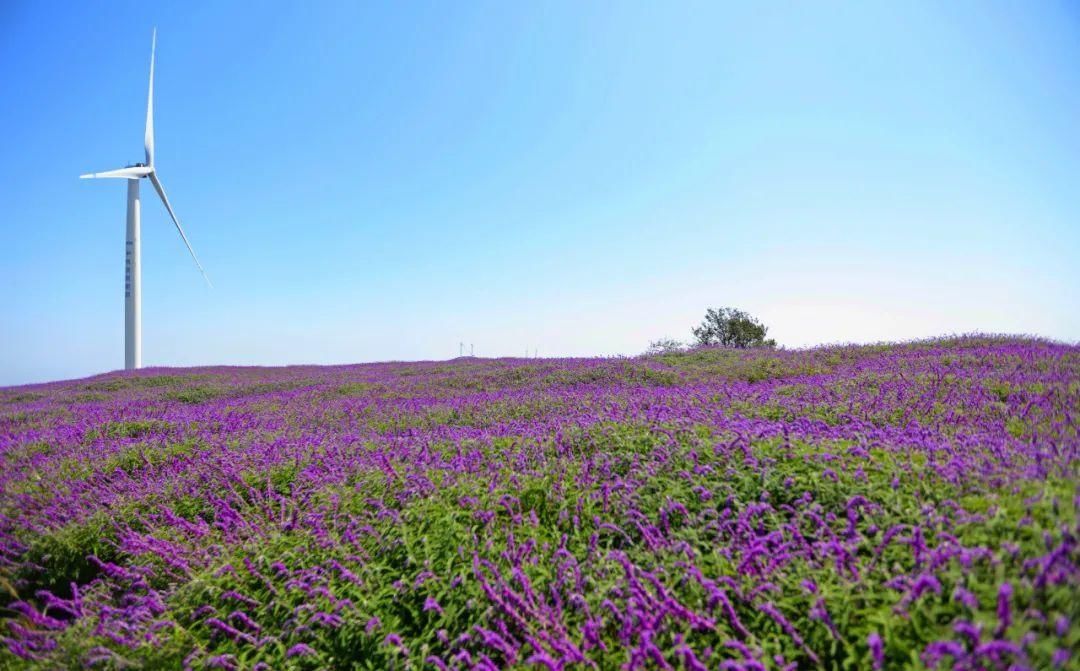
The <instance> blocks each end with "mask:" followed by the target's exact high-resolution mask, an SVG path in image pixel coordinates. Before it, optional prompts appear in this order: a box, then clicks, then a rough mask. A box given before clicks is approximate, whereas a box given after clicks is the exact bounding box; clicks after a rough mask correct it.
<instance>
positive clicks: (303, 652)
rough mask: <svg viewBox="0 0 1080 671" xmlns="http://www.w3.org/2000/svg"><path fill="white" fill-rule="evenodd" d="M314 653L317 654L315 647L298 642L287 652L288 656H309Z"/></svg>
mask: <svg viewBox="0 0 1080 671" xmlns="http://www.w3.org/2000/svg"><path fill="white" fill-rule="evenodd" d="M314 654H317V653H316V652H315V650H314V648H312V647H311V646H309V645H305V644H304V643H297V644H296V645H294V646H293V647H291V648H289V649H288V651H286V652H285V656H286V657H307V656H309V655H314Z"/></svg>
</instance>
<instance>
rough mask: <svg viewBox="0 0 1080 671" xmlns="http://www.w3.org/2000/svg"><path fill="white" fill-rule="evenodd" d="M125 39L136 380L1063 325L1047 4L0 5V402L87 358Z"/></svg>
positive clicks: (1058, 126)
mask: <svg viewBox="0 0 1080 671" xmlns="http://www.w3.org/2000/svg"><path fill="white" fill-rule="evenodd" d="M811 4H813V6H811ZM153 26H157V28H158V60H157V71H156V87H155V88H156V91H155V93H156V99H155V106H156V117H155V126H156V133H157V154H156V163H157V167H158V170H159V174H160V175H161V176H162V179H163V181H164V183H165V186H166V188H167V189H168V192H169V197H170V199H171V201H172V203H173V206H174V207H175V208H176V210H177V214H178V215H179V216H180V219H181V221H182V222H183V223H184V226H185V228H186V230H187V232H188V235H189V237H190V238H191V241H192V244H193V245H194V247H195V250H196V252H197V253H198V254H199V256H200V259H201V260H202V262H203V265H204V266H205V267H206V269H207V272H208V273H209V275H210V277H211V279H212V280H213V282H214V289H212V290H211V289H208V288H207V287H206V285H205V284H204V283H203V282H202V280H201V278H200V277H199V274H198V271H197V270H196V269H195V267H194V264H193V263H192V262H191V259H190V258H189V257H188V256H187V253H186V251H185V250H184V248H183V245H182V243H181V241H180V240H179V237H178V236H177V235H176V233H175V230H174V229H173V228H172V225H171V223H170V222H169V221H168V218H167V214H166V213H165V211H164V208H162V207H161V206H160V205H159V204H158V203H157V202H155V201H153V200H151V199H150V196H152V192H150V190H149V189H146V188H144V190H143V193H144V205H143V208H144V209H143V296H144V303H143V332H144V336H143V347H144V363H145V364H146V365H167V366H186V365H196V364H218V363H221V364H284V363H339V362H358V361H371V360H386V359H438V358H448V357H452V356H456V355H457V352H458V343H459V342H460V341H464V342H466V343H473V344H475V347H476V353H477V354H478V355H484V356H521V355H523V354H524V352H525V350H526V348H529V349H530V350H532V349H534V348H538V349H539V353H540V355H541V356H545V355H547V356H553V355H590V354H596V355H599V354H633V353H636V352H640V351H641V350H643V349H644V348H645V347H646V346H647V344H648V342H649V341H650V340H652V339H656V338H659V337H662V336H672V337H680V338H687V337H688V336H689V330H690V328H691V326H693V325H694V324H696V323H697V322H698V321H699V320H700V318H701V316H702V314H703V313H704V311H705V308H707V307H709V306H721V305H734V306H738V307H741V308H744V309H746V310H749V311H751V312H752V313H754V314H756V315H758V316H759V317H761V318H762V320H763V321H765V322H766V323H767V324H769V325H770V326H771V332H770V333H771V335H774V336H775V337H776V338H777V339H778V340H779V341H780V343H782V344H785V345H788V346H802V345H809V344H815V343H821V342H836V341H857V342H863V341H875V340H896V339H905V338H914V337H924V336H931V335H936V334H943V333H954V332H966V331H972V330H981V331H992V332H1024V333H1036V334H1041V335H1045V336H1050V337H1054V338H1058V339H1064V340H1068V341H1076V340H1080V309H1078V307H1080V301H1078V297H1080V291H1078V290H1080V264H1078V260H1080V183H1078V182H1077V176H1078V175H1080V126H1078V119H1080V68H1077V63H1080V9H1077V6H1076V5H1075V4H1072V3H1068V2H1041V3H1038V2H1036V3H1005V2H971V3H968V2H955V3H918V2H910V3H906V2H905V3H898V2H886V3H854V2H851V3H790V4H788V3H741V4H740V5H735V4H726V3H716V2H703V3H697V4H693V3H640V4H639V3H580V2H565V3H562V2H552V3H505V2H492V3H438V2H432V3H381V4H364V5H361V4H359V3H352V2H343V3H340V4H336V5H335V4H331V3H310V4H309V3H258V4H252V3H210V2H204V3H175V4H173V3H148V2H138V3H135V2H109V3H60V4H51V3H46V2H40V3H39V2H22V3H20V2H7V3H4V4H3V5H2V6H0V130H2V137H3V140H2V141H0V156H2V158H3V160H2V161H0V272H2V277H3V283H4V284H3V290H2V291H0V315H2V321H0V384H17V383H23V382H32V381H40V380H46V379H55V378H64V377H72V376H79V375H86V374H91V373H95V372H101V371H105V370H112V369H116V368H119V367H121V366H122V363H123V294H122V288H123V244H124V207H125V192H124V185H123V183H122V182H119V181H100V182H93V181H80V180H79V179H78V175H79V174H80V173H83V172H88V171H96V170H105V169H110V168H115V167H120V166H122V165H125V164H127V163H130V162H134V161H139V160H142V134H143V115H144V114H145V104H146V102H145V96H146V79H147V69H148V59H149V47H150V32H151V29H152V27H153Z"/></svg>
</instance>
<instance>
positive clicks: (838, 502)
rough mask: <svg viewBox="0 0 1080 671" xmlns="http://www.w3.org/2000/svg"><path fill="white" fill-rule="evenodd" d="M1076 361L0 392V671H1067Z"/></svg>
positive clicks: (875, 356)
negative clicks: (180, 670) (945, 670)
mask: <svg viewBox="0 0 1080 671" xmlns="http://www.w3.org/2000/svg"><path fill="white" fill-rule="evenodd" d="M1078 421H1080V347H1076V346H1069V345H1062V344H1055V343H1050V342H1045V341H1039V340H1031V339H1018V338H1004V337H982V336H979V337H968V338H959V339H951V340H937V341H926V342H916V343H907V344H897V345H880V346H861V347H855V346H850V347H847V346H845V347H825V348H818V349H811V350H802V351H768V350H760V351H757V350H742V351H737V350H735V351H733V350H723V349H701V350H695V351H690V352H685V353H672V354H663V355H658V356H653V357H642V358H633V359H564V360H556V359H542V360H540V359H499V360H483V359H471V358H464V359H457V360H454V361H450V362H422V363H389V364H369V365H356V366H338V367H290V368H198V369H148V370H143V371H139V372H138V373H135V374H123V373H113V374H108V375H103V376H99V377H95V378H90V379H86V380H76V381H69V382H59V383H52V384H47V385H35V386H28V387H20V388H7V389H0V463H2V471H0V640H2V643H0V668H12V669H15V668H39V669H56V668H83V667H91V668H102V669H138V668H144V669H167V668H188V669H211V668H213V669H421V668H425V669H426V668H431V669H502V668H536V669H562V668H582V669H588V668H595V669H687V670H688V671H699V670H702V669H731V670H737V669H741V670H746V671H749V670H755V669H804V668H825V669H917V668H956V669H972V670H974V669H1052V668H1062V669H1065V668H1069V669H1076V668H1080V652H1078V650H1080V545H1078V538H1080V522H1078V513H1080V435H1078V426H1077V423H1078Z"/></svg>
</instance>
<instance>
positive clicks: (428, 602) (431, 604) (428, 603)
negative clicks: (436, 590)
mask: <svg viewBox="0 0 1080 671" xmlns="http://www.w3.org/2000/svg"><path fill="white" fill-rule="evenodd" d="M429 610H433V611H435V612H436V613H438V614H439V615H442V614H443V609H442V606H440V605H439V602H438V601H436V600H435V598H434V597H430V596H429V597H428V598H427V599H425V600H424V611H429Z"/></svg>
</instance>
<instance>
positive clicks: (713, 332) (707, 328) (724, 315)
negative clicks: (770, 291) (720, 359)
mask: <svg viewBox="0 0 1080 671" xmlns="http://www.w3.org/2000/svg"><path fill="white" fill-rule="evenodd" d="M768 332H769V328H768V327H767V326H765V325H764V324H762V323H761V322H759V321H758V320H757V319H755V318H754V317H753V316H751V315H750V314H749V313H747V312H743V311H742V310H739V309H738V308H719V309H714V308H709V309H708V310H707V311H706V312H705V319H704V320H702V322H701V326H698V327H697V328H695V329H693V333H694V338H696V339H697V343H696V344H698V345H721V346H723V347H739V348H745V347H776V340H774V339H772V338H768V339H766V338H765V335H766V334H767V333H768Z"/></svg>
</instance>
